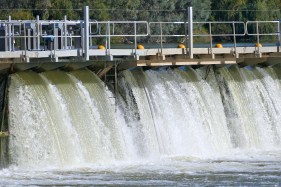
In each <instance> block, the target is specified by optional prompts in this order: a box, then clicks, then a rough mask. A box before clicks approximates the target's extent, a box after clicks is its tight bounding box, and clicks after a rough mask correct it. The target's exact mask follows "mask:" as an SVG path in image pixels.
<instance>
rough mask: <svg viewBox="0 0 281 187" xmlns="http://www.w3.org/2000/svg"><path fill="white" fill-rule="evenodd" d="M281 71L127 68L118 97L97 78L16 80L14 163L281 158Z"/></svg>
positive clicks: (82, 74) (18, 76)
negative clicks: (249, 155) (265, 154)
mask: <svg viewBox="0 0 281 187" xmlns="http://www.w3.org/2000/svg"><path fill="white" fill-rule="evenodd" d="M280 71H281V69H280V67H279V66H275V67H267V68H259V67H255V68H250V67H247V68H238V67H237V66H232V67H223V68H219V69H216V68H214V69H213V68H212V69H210V70H209V74H208V76H207V77H206V76H205V75H206V68H199V69H193V68H191V67H181V68H175V69H171V68H161V69H158V70H147V71H143V70H141V69H135V70H126V71H123V72H122V73H121V74H120V75H119V77H118V82H119V84H118V93H117V94H116V93H115V94H116V95H115V94H114V93H112V92H111V91H110V90H108V88H107V87H106V86H105V84H104V83H103V82H102V81H101V80H100V79H99V78H98V77H97V75H95V74H94V73H93V72H91V71H89V70H77V71H70V72H63V71H50V72H43V73H36V72H18V73H15V74H12V75H11V76H10V79H11V80H10V86H9V95H8V96H9V128H10V130H9V131H10V155H11V162H12V163H14V164H17V165H21V166H28V167H40V166H50V167H52V166H54V167H64V166H74V165H81V164H86V163H94V164H109V163H114V162H116V161H128V160H139V159H149V158H155V157H167V156H174V157H177V156H179V157H180V156H184V157H188V158H201V159H202V158H203V159H211V158H218V157H221V156H223V155H227V154H232V153H235V154H239V152H244V151H251V150H255V151H273V150H278V149H280V144H281V129H280V128H281V126H280V119H281V115H280V114H281V100H280V98H281V95H280V94H281V83H280ZM115 99H116V100H118V104H117V106H116V105H115V101H114V100H115Z"/></svg>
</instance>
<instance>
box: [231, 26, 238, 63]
mask: <svg viewBox="0 0 281 187" xmlns="http://www.w3.org/2000/svg"><path fill="white" fill-rule="evenodd" d="M232 26H233V42H234V52H235V58H237V48H236V31H235V22H234V21H233V22H232Z"/></svg>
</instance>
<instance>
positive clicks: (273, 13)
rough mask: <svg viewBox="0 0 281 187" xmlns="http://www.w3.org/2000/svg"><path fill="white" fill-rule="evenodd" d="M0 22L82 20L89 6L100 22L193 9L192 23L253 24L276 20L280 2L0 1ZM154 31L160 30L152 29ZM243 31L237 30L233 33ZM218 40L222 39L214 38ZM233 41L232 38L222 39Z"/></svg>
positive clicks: (170, 16) (167, 17) (182, 15)
mask: <svg viewBox="0 0 281 187" xmlns="http://www.w3.org/2000/svg"><path fill="white" fill-rule="evenodd" d="M0 4H1V9H0V19H5V20H6V19H8V15H11V16H12V19H35V17H36V15H39V16H40V19H55V20H62V19H64V15H66V16H67V18H68V19H81V18H82V17H83V11H82V8H83V6H85V5H89V7H90V18H91V19H93V20H99V21H108V20H115V21H118V20H119V21H120V20H121V21H122V20H139V21H141V20H142V21H148V22H152V21H185V20H186V19H187V15H186V14H187V13H186V9H187V7H188V6H193V11H194V13H193V14H194V21H244V22H246V21H255V20H268V21H270V20H279V19H280V16H281V15H280V14H281V13H280V8H281V1H280V0H256V1H252V0H236V1H233V0H0ZM130 29H131V26H130V25H128V26H127V27H124V28H118V27H116V30H115V31H116V32H127V31H128V30H130ZM177 29H178V30H181V31H182V30H183V29H182V28H177V27H176V26H174V25H169V26H167V27H165V28H164V29H163V32H165V33H169V32H171V31H173V30H177ZM208 29H209V26H208V25H207V24H205V25H204V24H203V25H201V26H198V28H196V27H195V30H196V31H198V32H209V30H208ZM260 29H261V30H262V31H263V32H266V33H271V32H276V29H277V28H276V26H275V25H274V24H263V25H260ZM155 30H158V31H159V28H158V29H157V28H156V26H155ZM242 30H243V29H242V28H240V27H236V28H235V31H236V32H241V31H242ZM212 31H213V32H217V33H219V32H222V31H223V32H227V33H230V32H232V28H231V27H230V26H227V25H224V26H223V25H222V26H220V27H219V28H215V27H214V28H212ZM249 32H257V31H256V27H255V26H249ZM215 39H217V40H221V39H222V38H215ZM224 39H226V40H232V39H233V38H231V37H229V38H224Z"/></svg>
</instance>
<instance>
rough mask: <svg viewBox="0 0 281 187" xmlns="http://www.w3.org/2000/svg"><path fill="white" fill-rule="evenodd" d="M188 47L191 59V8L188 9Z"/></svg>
mask: <svg viewBox="0 0 281 187" xmlns="http://www.w3.org/2000/svg"><path fill="white" fill-rule="evenodd" d="M188 36H189V40H188V43H189V45H188V47H189V57H190V58H191V59H192V58H193V13H192V7H188Z"/></svg>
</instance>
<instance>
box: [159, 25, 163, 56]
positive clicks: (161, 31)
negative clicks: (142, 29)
mask: <svg viewBox="0 0 281 187" xmlns="http://www.w3.org/2000/svg"><path fill="white" fill-rule="evenodd" d="M160 35H161V36H160V46H161V56H163V36H162V35H163V30H162V22H160Z"/></svg>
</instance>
